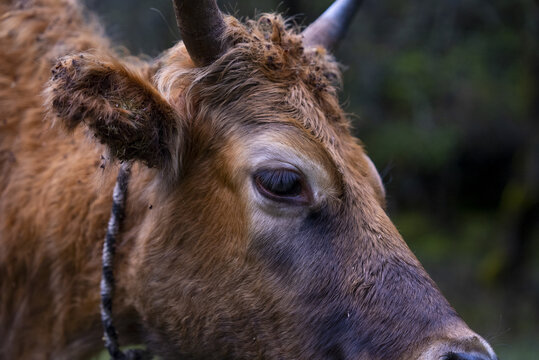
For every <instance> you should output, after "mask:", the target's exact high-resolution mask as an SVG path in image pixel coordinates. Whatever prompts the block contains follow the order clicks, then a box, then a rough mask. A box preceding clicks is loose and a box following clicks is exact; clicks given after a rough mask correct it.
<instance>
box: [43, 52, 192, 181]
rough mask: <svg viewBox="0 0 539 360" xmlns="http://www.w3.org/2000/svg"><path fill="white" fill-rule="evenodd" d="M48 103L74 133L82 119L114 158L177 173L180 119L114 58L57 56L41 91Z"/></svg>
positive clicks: (151, 90) (139, 79)
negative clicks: (138, 162) (59, 57)
mask: <svg viewBox="0 0 539 360" xmlns="http://www.w3.org/2000/svg"><path fill="white" fill-rule="evenodd" d="M45 94H46V106H47V108H48V110H49V112H50V113H51V114H52V115H53V116H55V117H56V120H55V123H59V124H60V125H61V126H62V127H64V128H65V129H67V130H68V131H73V130H74V129H75V128H76V127H77V126H78V125H79V124H80V123H84V124H85V125H86V126H87V127H88V129H89V130H90V132H91V133H93V136H94V137H96V138H97V139H98V140H99V141H100V142H101V143H103V144H105V145H106V146H107V147H108V149H109V153H110V155H111V157H112V158H115V159H118V160H121V161H129V160H136V161H141V162H142V163H144V164H146V165H147V166H149V167H158V168H161V169H163V170H165V171H167V170H171V171H173V172H174V173H176V172H177V167H178V161H179V159H178V157H179V149H180V145H181V144H180V142H181V139H180V137H181V135H182V134H183V133H184V132H183V131H182V129H181V121H180V119H179V116H178V115H177V113H176V112H175V110H174V109H173V108H172V106H171V105H170V104H169V103H168V102H167V101H166V100H165V99H164V98H163V97H162V96H161V94H159V93H158V92H157V90H156V89H155V88H154V87H153V86H152V84H151V83H150V82H149V81H147V80H146V79H144V78H143V77H142V75H141V74H139V73H137V72H136V71H135V70H133V69H129V68H128V67H127V65H124V64H121V63H120V62H119V61H117V60H115V59H112V58H104V59H103V58H102V57H99V58H98V57H96V56H95V55H92V54H78V55H73V56H68V57H64V58H62V59H60V60H59V61H58V62H57V64H56V65H55V66H54V67H53V69H52V77H51V79H50V80H49V82H48V84H47V88H46V90H45Z"/></svg>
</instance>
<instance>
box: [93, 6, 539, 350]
mask: <svg viewBox="0 0 539 360" xmlns="http://www.w3.org/2000/svg"><path fill="white" fill-rule="evenodd" d="M329 3H330V1H328V0H288V1H281V2H278V1H270V0H260V1H254V0H251V1H248V0H245V1H242V0H229V1H219V4H220V7H221V9H222V10H224V11H226V12H228V13H232V14H235V15H236V16H239V17H251V18H253V17H255V16H256V14H260V13H261V12H269V11H278V12H281V13H286V14H287V15H289V16H290V15H295V17H294V18H295V21H296V22H297V23H298V24H300V25H307V24H309V23H310V22H311V21H313V20H314V19H315V18H316V17H317V16H318V15H319V14H320V13H321V12H322V11H323V10H324V9H325V8H326V7H327V6H328V5H329ZM86 4H87V6H88V7H89V8H90V9H93V10H95V11H96V12H98V13H99V15H100V17H101V19H102V22H103V24H104V25H105V29H106V32H107V34H108V35H109V36H111V37H112V39H113V40H114V44H115V45H118V46H120V45H124V46H126V47H127V48H128V49H129V50H130V51H131V53H132V54H134V55H138V54H142V53H144V54H147V55H150V56H156V55H158V54H159V52H160V51H162V50H164V49H166V48H168V47H170V46H172V45H173V44H174V43H175V42H176V41H177V40H179V35H178V32H177V29H176V24H175V19H174V16H173V13H172V5H171V1H170V0H154V1H142V0H140V1H134V0H115V1H105V0H86ZM538 39H539V5H538V2H537V1H533V0H511V1H509V0H437V1H431V0H415V1H397V0H385V1H375V0H367V1H365V2H364V4H363V5H362V7H361V8H360V11H359V13H358V15H357V17H356V18H355V20H354V23H353V25H352V28H351V29H350V31H349V33H348V35H347V38H346V39H345V40H344V41H343V42H342V43H341V47H340V48H339V50H338V51H337V52H336V57H337V59H338V60H339V61H340V62H341V63H342V64H344V65H345V66H346V68H345V69H346V70H345V71H344V79H345V81H344V89H343V92H342V94H341V99H342V104H343V106H344V108H345V109H346V110H347V111H348V112H350V113H353V114H356V115H357V116H354V117H353V122H354V132H355V134H356V135H357V136H358V137H359V138H361V139H362V141H363V142H364V144H365V146H366V148H367V151H368V153H369V155H370V156H371V157H372V159H373V161H374V162H375V164H376V165H377V167H378V169H379V171H380V173H381V174H382V177H383V179H384V182H385V185H386V189H387V193H388V202H389V207H388V211H389V213H390V215H391V218H392V219H393V221H394V223H395V224H396V226H397V227H398V228H399V230H400V231H401V233H402V235H403V236H404V238H405V240H406V241H407V242H408V244H409V246H410V248H411V249H412V250H413V251H414V252H415V254H416V255H417V256H418V258H419V259H420V261H421V262H422V263H423V265H424V266H425V267H426V269H427V271H428V272H429V273H430V275H431V276H432V277H433V279H434V280H435V281H436V282H437V283H438V285H439V287H440V288H441V289H442V292H443V293H444V295H445V296H446V297H447V298H448V300H449V301H450V302H451V304H452V305H453V306H454V307H455V308H456V309H457V311H458V312H459V313H460V314H461V315H462V317H463V318H464V319H465V320H466V321H467V322H468V324H469V325H470V326H471V327H472V328H473V329H474V330H476V331H478V332H479V333H480V334H482V335H484V336H485V337H486V338H487V340H488V341H490V343H491V344H492V345H493V346H494V348H495V350H496V351H497V352H498V354H499V355H500V357H501V359H505V360H507V359H515V360H517V359H530V360H531V359H538V358H539V261H538V260H539V241H538V240H539V85H538V80H539V45H538Z"/></svg>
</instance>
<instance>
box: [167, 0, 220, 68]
mask: <svg viewBox="0 0 539 360" xmlns="http://www.w3.org/2000/svg"><path fill="white" fill-rule="evenodd" d="M174 12H175V13H176V20H177V22H178V27H179V28H180V34H181V36H182V39H183V43H184V44H185V47H186V48H187V51H188V52H189V56H190V57H191V59H192V60H193V62H194V63H195V64H196V65H197V66H206V65H208V64H211V63H212V62H213V61H214V60H215V59H216V58H218V57H219V55H220V54H221V53H222V52H223V51H224V46H223V43H222V41H221V36H222V34H223V33H224V32H225V29H226V24H225V21H224V19H223V15H222V14H221V11H220V10H219V8H218V7H217V3H216V1H215V0H174Z"/></svg>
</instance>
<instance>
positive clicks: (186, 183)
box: [0, 0, 494, 359]
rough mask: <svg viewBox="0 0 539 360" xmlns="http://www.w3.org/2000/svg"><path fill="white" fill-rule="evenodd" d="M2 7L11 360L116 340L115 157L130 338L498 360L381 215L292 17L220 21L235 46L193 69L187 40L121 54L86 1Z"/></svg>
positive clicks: (242, 352) (258, 351)
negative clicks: (107, 261)
mask: <svg viewBox="0 0 539 360" xmlns="http://www.w3.org/2000/svg"><path fill="white" fill-rule="evenodd" d="M0 14H1V16H2V17H1V21H0V49H1V55H0V58H1V61H0V83H1V84H2V86H1V87H0V108H1V109H2V113H1V114H0V191H1V193H0V194H1V195H0V196H1V197H0V274H1V278H0V290H1V293H2V297H1V299H0V341H1V343H0V358H2V359H4V358H5V359H12V358H13V359H15V358H16V359H41V358H43V359H49V358H54V359H72V358H84V357H85V356H90V355H91V354H92V353H93V352H95V350H96V349H99V348H100V347H101V346H102V345H101V325H100V318H99V301H100V298H99V280H100V274H101V249H102V244H103V239H104V236H105V229H106V223H107V220H108V217H109V214H110V208H111V204H112V198H111V194H112V187H113V185H114V182H115V176H116V173H117V162H115V161H114V160H120V161H128V162H133V163H134V165H133V169H132V176H131V182H130V184H129V190H128V201H127V209H126V216H125V221H124V223H123V225H122V229H123V231H122V233H121V237H120V238H119V239H118V244H117V258H116V260H115V269H114V271H115V275H116V278H117V292H116V296H115V298H114V314H115V319H116V321H117V326H118V329H119V334H120V340H121V341H122V342H123V343H124V344H127V343H146V344H147V345H148V346H149V347H150V349H152V350H153V351H154V352H156V353H157V354H159V355H161V356H162V357H164V358H178V357H180V358H182V357H185V358H193V359H202V358H215V359H223V358H244V359H252V358H266V359H277V358H297V359H326V358H333V359H434V358H439V357H440V356H441V355H440V354H446V355H447V354H449V355H447V356H448V357H447V358H448V359H465V357H458V356H460V355H458V354H460V353H463V354H464V353H466V354H468V353H470V354H476V356H477V357H473V359H491V358H494V355H493V353H492V350H491V349H490V347H489V346H488V344H486V342H485V341H484V340H482V339H481V338H480V337H479V336H477V335H476V334H475V333H473V332H472V331H471V330H469V329H468V327H467V326H466V325H465V324H464V322H463V321H462V320H461V319H460V318H459V317H458V316H457V315H456V313H455V312H454V310H453V309H452V308H451V307H450V306H449V304H448V303H447V301H446V300H445V299H444V298H443V296H441V294H440V293H439V291H438V289H437V288H436V286H435V285H434V283H433V282H432V281H431V280H430V278H429V277H428V275H427V274H426V273H425V271H424V270H423V268H422V267H421V265H420V264H419V263H418V261H417V260H416V259H415V257H414V256H413V254H411V252H410V250H409V249H408V248H407V246H406V244H405V243H404V241H403V240H402V239H401V237H400V235H399V234H398V232H397V230H396V229H395V228H394V226H393V225H392V224H391V222H390V220H389V219H388V218H387V216H386V214H385V212H384V209H383V206H384V204H383V202H384V190H383V186H382V185H381V183H380V181H379V177H378V175H377V173H376V169H374V167H373V166H372V163H371V162H370V160H368V158H367V157H366V155H365V154H364V152H363V149H362V148H361V146H360V145H358V143H357V141H356V139H354V138H353V137H352V136H351V135H350V133H349V130H348V120H347V119H346V117H345V115H344V113H343V111H342V109H341V108H340V107H339V105H338V100H337V98H336V85H335V84H336V83H337V82H338V78H339V76H340V73H339V70H338V67H337V65H336V64H335V62H334V61H333V59H332V58H331V57H330V56H329V55H327V54H326V52H325V51H324V49H321V48H312V49H304V47H303V45H302V43H301V41H302V39H301V36H300V35H298V34H297V33H295V32H294V30H288V29H285V25H284V23H283V21H282V19H281V18H280V17H278V16H274V15H265V16H262V18H261V19H260V20H258V21H256V22H255V21H251V22H249V23H248V24H247V25H242V24H240V23H239V22H238V21H237V20H236V19H234V18H226V24H227V31H226V34H225V35H226V37H227V41H228V43H229V46H230V48H228V50H227V52H225V53H224V54H223V55H222V56H221V57H220V58H219V59H218V60H215V62H214V63H211V64H210V65H207V66H204V67H199V66H196V64H194V63H193V61H192V60H191V58H190V56H189V54H188V52H187V50H186V48H185V47H184V45H183V44H182V43H179V44H178V45H176V46H175V47H173V48H172V49H170V50H169V51H168V52H166V53H165V54H163V55H162V56H161V57H160V58H159V59H158V60H156V61H155V62H153V63H144V62H141V61H139V60H136V59H122V60H119V59H118V57H117V56H116V55H115V54H114V53H113V52H112V51H111V50H110V47H109V45H108V42H107V40H106V39H105V38H104V37H102V36H101V35H100V31H99V28H98V26H96V25H95V24H92V23H89V22H88V21H85V20H84V19H83V16H82V12H81V9H80V8H79V6H78V5H77V4H75V3H74V2H72V1H61V0H56V1H54V0H43V1H38V0H36V1H28V2H18V3H17V4H16V5H11V4H10V2H7V3H6V2H5V1H4V2H0ZM58 59H60V60H58ZM51 68H52V75H51ZM44 103H45V105H43V104H44ZM44 119H45V120H44ZM81 123H82V124H83V126H81ZM51 124H54V126H53V125H51ZM65 130H67V132H66V131H65ZM96 140H97V141H96ZM268 173H269V174H270V175H267V174H268ZM276 174H277V175H276ZM283 174H284V175H283ZM278 175H279V176H283V177H282V178H280V179H281V180H280V181H281V183H280V185H278V186H277V185H275V183H273V182H272V181H274V180H272V179H273V178H274V177H275V176H278ZM286 176H292V177H294V176H297V177H298V179H300V180H298V181H297V183H294V184H295V185H294V186H296V187H297V189H296V190H293V191H292V190H290V189H286V181H287V180H283V179H286ZM272 177H273V178H272ZM283 184H285V185H283ZM279 186H281V187H279ZM283 186H284V189H285V190H282V189H283ZM268 188H269V189H270V190H269V191H268ZM283 192H284V195H283ZM453 353H454V354H457V355H455V356H457V357H450V354H453ZM474 356H475V355H474ZM469 358H470V359H472V357H469Z"/></svg>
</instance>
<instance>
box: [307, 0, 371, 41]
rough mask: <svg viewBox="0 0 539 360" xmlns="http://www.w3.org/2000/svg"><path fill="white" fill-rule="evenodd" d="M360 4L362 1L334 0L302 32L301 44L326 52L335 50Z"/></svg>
mask: <svg viewBox="0 0 539 360" xmlns="http://www.w3.org/2000/svg"><path fill="white" fill-rule="evenodd" d="M361 3H362V0H336V1H335V2H334V3H333V4H332V5H331V6H330V7H329V8H328V9H327V10H326V11H324V13H323V14H322V15H320V17H319V18H318V19H316V21H315V22H313V23H312V24H311V25H309V26H308V27H307V29H305V30H303V33H302V34H303V43H304V44H305V45H306V46H317V45H320V46H323V47H325V48H326V49H328V50H332V49H334V48H336V46H337V44H338V43H339V40H340V39H341V38H342V37H344V34H345V33H346V30H347V29H348V26H349V25H350V22H351V21H352V18H353V17H354V14H355V13H356V11H357V9H358V8H359V5H361Z"/></svg>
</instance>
